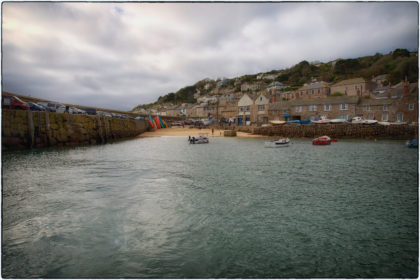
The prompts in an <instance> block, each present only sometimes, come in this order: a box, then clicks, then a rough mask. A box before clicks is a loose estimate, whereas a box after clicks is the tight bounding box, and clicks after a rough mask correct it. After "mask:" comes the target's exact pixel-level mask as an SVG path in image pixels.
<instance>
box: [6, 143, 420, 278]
mask: <svg viewBox="0 0 420 280" xmlns="http://www.w3.org/2000/svg"><path fill="white" fill-rule="evenodd" d="M264 141H265V140H264V139H235V138H230V139H228V138H215V139H211V143H210V144H208V145H189V144H188V143H187V140H186V139H185V138H184V137H162V138H142V139H136V140H133V141H125V142H120V143H117V144H109V145H103V146H94V147H82V148H68V149H43V150H35V151H26V152H12V153H9V152H8V153H3V158H2V168H3V174H2V175H3V203H2V205H3V209H2V210H3V217H2V218H3V220H2V230H3V232H2V233H3V239H2V276H3V277H12V278H13V277H14V278H16V277H17V278H28V277H30V278H47V277H51V278H63V277H64V278H99V277H100V278H127V277H135V278H256V277H260V278H270V277H271V278H292V277H328V278H331V277H336V278H337V277H338V278H343V277H353V278H354V277H358V278H362V277H377V278H382V277H387V278H389V277H391V278H405V277H417V266H418V257H417V256H418V223H417V221H418V214H417V209H418V200H417V197H418V182H417V172H418V166H417V160H418V159H417V151H414V150H410V149H407V148H405V147H404V145H403V143H402V142H399V141H379V142H368V141H350V140H348V141H341V142H338V143H334V144H333V145H331V146H327V147H319V146H312V145H311V142H310V140H292V142H293V143H292V145H291V146H290V147H288V148H282V149H268V148H264Z"/></svg>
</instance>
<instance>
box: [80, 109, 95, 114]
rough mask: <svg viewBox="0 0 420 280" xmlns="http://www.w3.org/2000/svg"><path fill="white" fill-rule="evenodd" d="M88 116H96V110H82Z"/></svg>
mask: <svg viewBox="0 0 420 280" xmlns="http://www.w3.org/2000/svg"><path fill="white" fill-rule="evenodd" d="M83 110H84V111H85V112H86V113H87V114H88V115H96V109H95V108H84V109H83Z"/></svg>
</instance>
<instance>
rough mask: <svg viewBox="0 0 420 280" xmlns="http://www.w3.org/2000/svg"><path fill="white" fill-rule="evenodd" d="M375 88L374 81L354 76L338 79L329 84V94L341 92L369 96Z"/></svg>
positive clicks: (348, 94) (347, 94)
mask: <svg viewBox="0 0 420 280" xmlns="http://www.w3.org/2000/svg"><path fill="white" fill-rule="evenodd" d="M375 88H376V82H373V81H366V80H365V79H363V78H355V79H349V80H344V81H340V82H338V83H336V84H334V85H332V86H331V90H330V92H331V94H336V93H341V94H343V95H346V96H369V95H370V93H371V92H372V91H373V90H374V89H375Z"/></svg>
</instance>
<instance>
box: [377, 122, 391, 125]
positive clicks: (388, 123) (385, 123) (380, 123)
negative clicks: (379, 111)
mask: <svg viewBox="0 0 420 280" xmlns="http://www.w3.org/2000/svg"><path fill="white" fill-rule="evenodd" d="M378 124H379V125H390V124H391V123H390V122H378Z"/></svg>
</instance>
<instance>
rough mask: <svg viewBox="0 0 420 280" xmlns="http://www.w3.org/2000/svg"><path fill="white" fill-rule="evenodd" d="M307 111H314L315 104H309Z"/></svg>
mask: <svg viewBox="0 0 420 280" xmlns="http://www.w3.org/2000/svg"><path fill="white" fill-rule="evenodd" d="M308 107H309V112H316V105H309V106H308Z"/></svg>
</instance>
